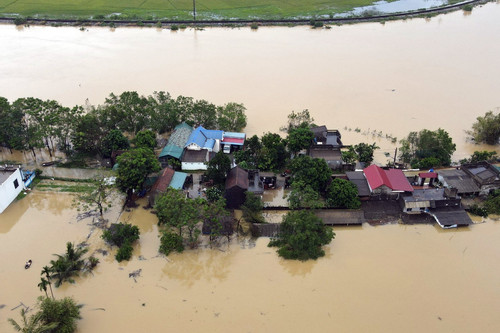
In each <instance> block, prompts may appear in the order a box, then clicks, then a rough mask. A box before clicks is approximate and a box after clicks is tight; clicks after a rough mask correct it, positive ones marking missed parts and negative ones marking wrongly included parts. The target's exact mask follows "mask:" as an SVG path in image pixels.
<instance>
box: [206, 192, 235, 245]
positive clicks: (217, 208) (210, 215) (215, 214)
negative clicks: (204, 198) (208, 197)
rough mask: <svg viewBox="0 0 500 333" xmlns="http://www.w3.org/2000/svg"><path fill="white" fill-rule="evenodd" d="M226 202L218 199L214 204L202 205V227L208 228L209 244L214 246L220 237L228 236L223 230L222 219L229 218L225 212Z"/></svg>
mask: <svg viewBox="0 0 500 333" xmlns="http://www.w3.org/2000/svg"><path fill="white" fill-rule="evenodd" d="M225 207H226V200H225V199H220V200H218V201H215V202H211V203H209V204H205V205H203V219H204V225H205V224H206V225H207V226H209V229H210V233H209V238H210V243H211V244H214V243H215V242H216V241H217V240H218V239H219V238H220V237H221V236H223V235H228V234H230V233H226V230H224V224H223V220H222V218H223V217H225V216H229V212H228V211H227V210H226V208H225Z"/></svg>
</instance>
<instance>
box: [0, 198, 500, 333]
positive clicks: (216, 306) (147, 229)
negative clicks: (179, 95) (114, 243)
mask: <svg viewBox="0 0 500 333" xmlns="http://www.w3.org/2000/svg"><path fill="white" fill-rule="evenodd" d="M70 206H71V196H70V195H66V194H56V193H42V192H37V191H35V192H34V193H32V194H30V195H28V196H27V197H26V198H24V199H23V200H22V201H19V202H16V203H14V204H12V205H11V206H10V207H9V208H8V209H7V210H6V211H5V212H4V213H3V214H2V215H0V253H2V256H1V257H0V277H1V280H2V285H3V286H4V288H2V295H1V298H0V304H2V305H5V306H4V307H3V308H1V309H0V318H1V320H0V331H2V332H4V331H9V330H10V327H9V326H8V324H7V322H6V320H5V319H6V318H8V317H15V318H18V311H19V310H15V311H11V309H12V308H14V307H15V306H17V305H19V303H20V302H23V303H24V304H26V305H31V304H33V303H34V302H35V299H36V297H37V296H39V295H41V294H42V293H41V292H40V291H39V290H38V288H37V284H38V282H39V278H40V275H39V273H40V270H41V268H42V267H43V266H44V265H46V264H48V262H49V261H50V260H51V259H53V256H52V254H53V253H61V252H63V251H64V248H65V242H66V241H72V242H76V243H79V242H82V241H85V240H86V239H87V237H88V235H89V232H90V230H91V226H90V225H88V224H89V223H90V221H91V220H90V219H86V220H82V221H80V222H76V211H75V210H73V209H72V208H71V207H70ZM107 217H108V218H109V219H110V220H111V221H115V220H116V219H117V218H118V216H117V212H116V211H115V210H112V211H110V212H108V213H107ZM119 220H120V221H127V222H131V223H134V224H136V225H138V226H139V227H140V230H141V239H140V242H139V244H138V245H136V246H135V250H134V256H133V259H132V260H131V261H130V262H126V263H121V264H119V263H117V262H116V261H115V260H114V251H113V250H111V252H110V253H109V254H108V255H107V256H103V255H102V254H96V255H97V257H98V258H99V259H100V261H101V263H100V264H99V265H98V267H97V269H96V271H95V272H94V274H93V275H87V276H84V277H82V278H79V279H77V282H76V284H74V285H71V284H64V285H63V286H62V287H60V288H58V289H56V290H55V294H56V297H62V296H66V295H70V296H74V297H75V298H76V299H77V300H78V301H79V302H81V303H83V304H84V305H85V306H84V308H83V310H82V316H83V320H81V321H80V323H79V332H145V331H148V332H160V331H171V330H174V331H189V332H201V331H217V332H262V331H290V332H303V331H305V330H311V329H312V330H313V331H342V332H387V331H397V332H453V331H455V332H472V331H474V332H481V331H482V332H494V331H498V330H499V329H500V321H498V319H497V318H498V316H497V311H496V309H498V307H499V306H500V297H499V295H500V285H499V284H498V283H497V276H498V274H499V273H500V272H499V271H498V264H497V263H498V261H499V259H500V247H499V246H497V244H498V242H497V240H498V239H499V237H500V227H499V224H498V222H495V221H493V220H488V221H487V223H481V224H474V225H472V226H471V227H470V228H465V229H458V230H441V229H440V228H439V227H436V226H432V225H399V224H391V225H383V226H377V227H373V226H369V225H366V224H365V225H363V227H358V228H355V227H351V228H349V227H344V228H340V227H339V228H336V229H335V232H336V234H337V236H336V238H335V239H334V240H333V241H332V243H331V244H330V245H329V246H327V247H326V256H325V257H324V258H321V259H319V260H318V261H308V262H295V261H285V260H282V259H280V258H279V257H278V256H277V255H276V253H275V249H273V248H268V247H267V243H268V239H265V238H262V239H258V240H257V241H256V243H254V242H253V241H250V242H249V241H248V239H243V238H242V239H239V240H238V239H234V240H233V241H232V243H231V244H230V246H222V247H221V248H219V249H209V248H200V249H197V250H188V251H186V252H185V253H183V254H173V255H170V256H169V257H168V258H165V257H162V256H158V251H157V250H158V246H159V238H158V228H157V225H156V217H155V215H153V214H151V213H150V211H148V210H144V209H143V208H141V207H139V208H137V209H136V210H134V211H132V212H129V213H127V212H125V213H124V214H122V215H121V216H120V217H119ZM88 242H89V244H90V247H91V251H90V252H93V251H95V250H97V249H105V250H108V251H109V250H110V249H109V248H107V246H106V245H105V244H104V242H103V240H101V239H100V231H99V229H95V230H94V232H93V233H92V234H91V235H90V237H89V240H88ZM29 258H30V259H32V260H33V265H32V267H31V268H30V269H29V270H25V269H24V262H25V261H26V260H27V259H29ZM139 269H141V272H140V276H138V277H136V278H135V280H134V279H133V278H131V277H129V274H130V273H131V272H134V271H136V270H139ZM361 318H362V320H361Z"/></svg>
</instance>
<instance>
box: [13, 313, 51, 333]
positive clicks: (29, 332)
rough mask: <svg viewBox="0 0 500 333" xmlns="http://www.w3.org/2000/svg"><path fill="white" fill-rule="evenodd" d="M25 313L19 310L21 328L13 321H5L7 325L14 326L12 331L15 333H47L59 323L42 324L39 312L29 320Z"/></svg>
mask: <svg viewBox="0 0 500 333" xmlns="http://www.w3.org/2000/svg"><path fill="white" fill-rule="evenodd" d="M26 313H27V311H26V310H25V309H24V308H23V309H21V319H22V320H23V321H22V323H21V324H22V326H21V325H19V324H18V323H17V322H16V321H15V320H14V319H12V318H9V319H7V320H8V321H9V323H10V324H11V325H12V326H14V329H15V330H16V331H17V332H23V333H49V332H52V331H53V330H54V329H55V328H56V327H57V326H58V325H59V323H57V322H54V323H50V324H44V323H43V321H42V315H41V313H40V312H37V313H35V314H33V315H31V316H30V317H29V318H27V316H26Z"/></svg>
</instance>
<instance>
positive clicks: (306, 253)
mask: <svg viewBox="0 0 500 333" xmlns="http://www.w3.org/2000/svg"><path fill="white" fill-rule="evenodd" d="M334 237H335V234H334V232H333V230H332V229H331V228H329V227H327V226H325V225H324V224H323V222H322V221H321V219H320V218H318V217H317V216H315V215H314V213H313V212H311V211H308V210H298V211H291V212H289V213H288V214H287V215H285V216H284V217H283V222H282V223H281V226H280V234H279V236H278V238H277V239H274V240H272V241H271V242H270V243H269V246H276V247H278V254H279V255H280V256H281V257H283V258H285V259H298V260H309V259H317V258H319V257H322V256H324V255H325V252H324V251H323V249H322V248H321V247H322V246H323V245H326V244H328V243H330V242H331V240H332V239H333V238H334Z"/></svg>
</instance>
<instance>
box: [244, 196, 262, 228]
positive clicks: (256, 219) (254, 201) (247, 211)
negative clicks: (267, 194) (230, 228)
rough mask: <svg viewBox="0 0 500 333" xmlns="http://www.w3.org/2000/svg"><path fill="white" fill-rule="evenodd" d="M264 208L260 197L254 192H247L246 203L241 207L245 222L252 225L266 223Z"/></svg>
mask: <svg viewBox="0 0 500 333" xmlns="http://www.w3.org/2000/svg"><path fill="white" fill-rule="evenodd" d="M263 208H264V204H263V203H262V199H261V197H260V196H259V195H256V194H255V193H253V192H248V191H247V192H245V202H244V203H243V205H241V210H242V211H243V218H244V219H245V221H247V222H251V223H264V222H265V221H264V217H263V216H262V209H263Z"/></svg>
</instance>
